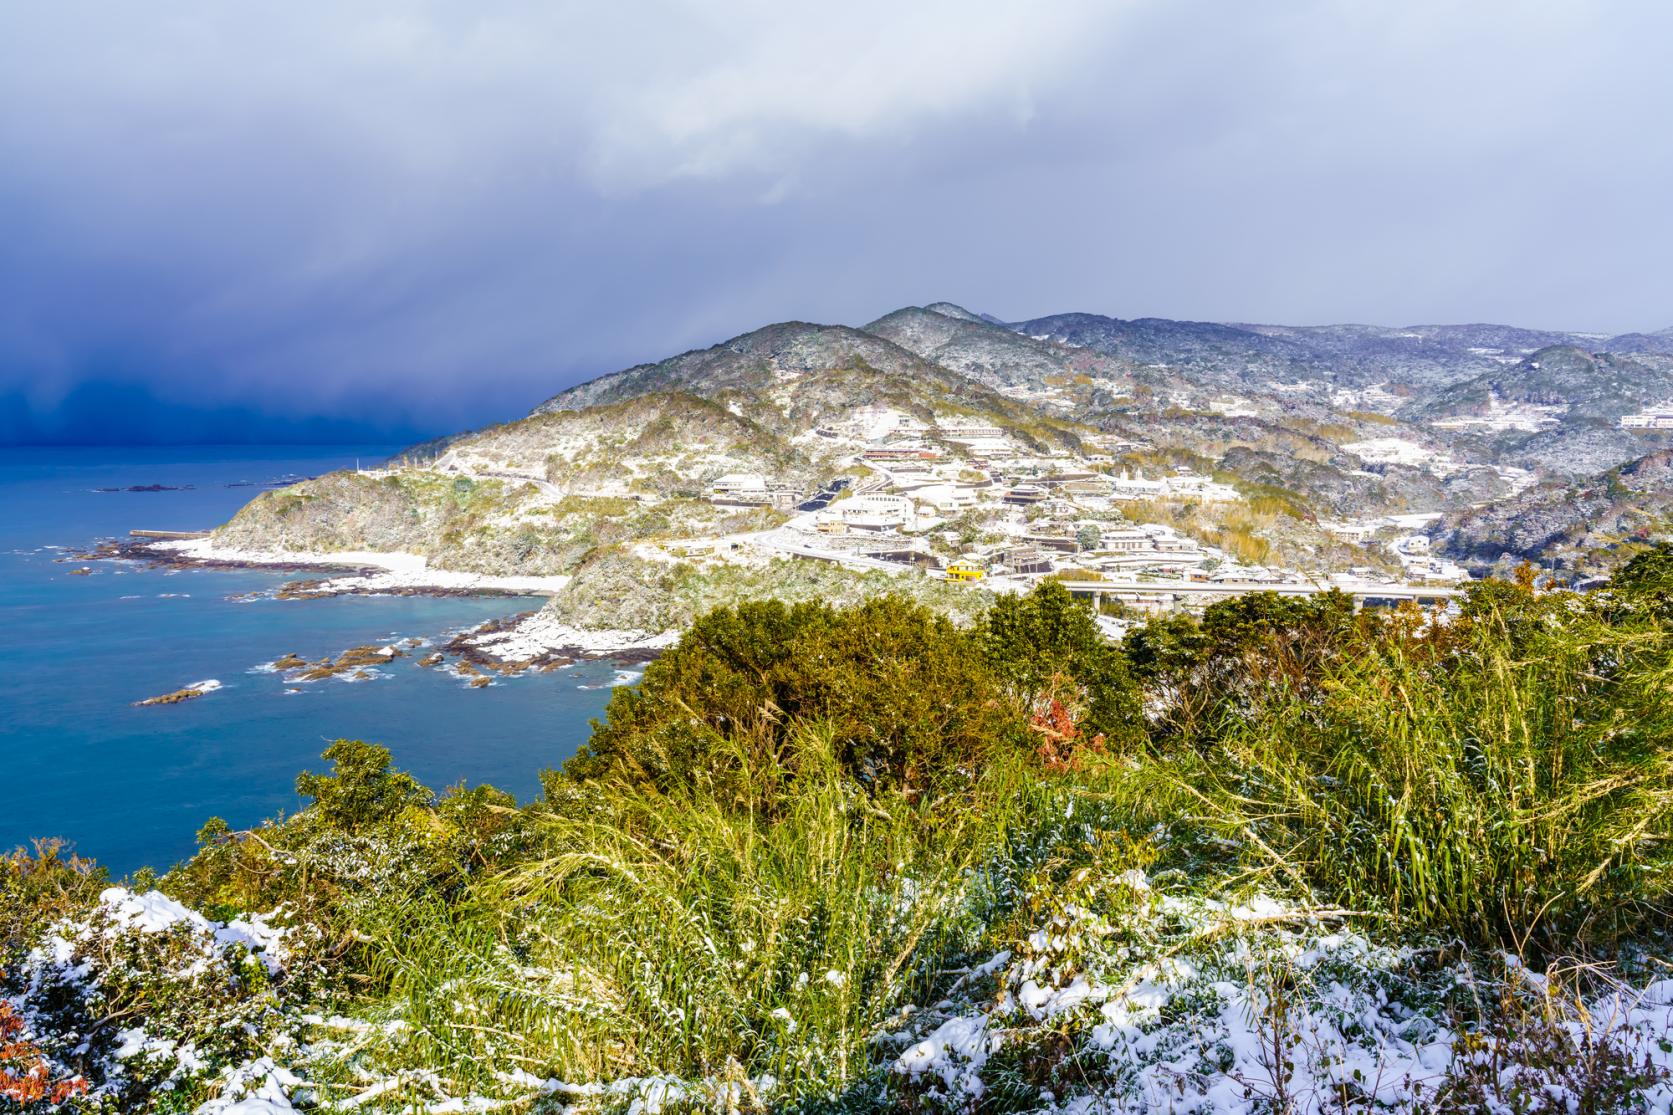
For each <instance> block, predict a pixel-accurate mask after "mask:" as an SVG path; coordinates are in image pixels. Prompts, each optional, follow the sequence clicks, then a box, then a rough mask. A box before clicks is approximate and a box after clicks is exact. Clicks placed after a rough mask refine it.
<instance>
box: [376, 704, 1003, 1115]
mask: <svg viewBox="0 0 1673 1115" xmlns="http://www.w3.org/2000/svg"><path fill="white" fill-rule="evenodd" d="M716 747H717V749H729V750H728V751H727V755H726V757H727V759H728V760H729V761H730V762H731V763H733V764H735V765H736V767H737V769H738V770H739V772H740V775H741V777H740V778H739V780H738V782H737V784H736V785H737V787H739V788H740V792H741V793H743V795H744V796H743V797H742V798H741V799H740V798H739V797H737V796H735V795H734V794H733V793H731V792H718V793H717V792H716V789H715V787H714V786H713V785H712V784H710V783H708V782H706V781H704V780H693V781H688V782H671V783H670V784H669V786H668V788H667V789H666V790H662V789H659V788H657V787H655V786H651V785H648V784H647V783H646V782H644V781H643V780H641V779H638V778H636V777H633V776H632V775H631V774H630V772H629V771H628V770H627V769H626V768H619V769H615V770H610V771H606V772H603V773H601V774H599V775H598V776H596V777H594V778H592V779H590V780H589V781H588V782H587V783H586V784H585V785H583V786H574V785H572V786H569V787H567V788H566V789H565V790H564V793H565V796H566V797H567V798H568V799H569V800H566V801H563V802H560V803H558V807H557V808H556V809H554V810H553V811H552V812H551V813H550V814H547V815H545V817H544V819H543V820H542V821H541V822H540V824H541V830H542V833H543V835H544V837H545V840H546V845H545V847H546V851H545V852H544V853H542V854H540V855H538V856H535V857H533V858H531V859H529V860H528V861H527V862H525V863H523V864H522V865H520V866H519V867H518V868H516V869H515V870H513V871H511V872H510V873H508V874H507V875H505V876H503V877H501V878H500V879H498V880H496V881H494V882H492V883H490V884H488V885H487V886H486V887H484V888H481V889H479V890H478V892H477V898H478V899H479V904H477V905H476V906H474V907H472V908H471V909H470V910H468V911H465V912H463V913H457V912H456V913H455V914H453V915H446V914H442V913H439V912H432V913H431V914H429V915H425V918H426V920H423V921H421V922H420V923H418V924H420V925H421V926H422V929H421V930H420V929H415V928H414V926H413V925H412V924H401V925H398V926H393V927H392V928H391V930H390V932H389V933H387V934H386V935H384V936H383V938H382V939H383V940H384V942H385V955H386V957H387V958H388V961H389V965H390V975H389V979H390V982H391V986H392V989H393V992H394V995H395V1001H397V1002H399V1003H401V1004H403V1006H402V1012H403V1013H402V1017H403V1018H404V1019H405V1021H406V1022H407V1023H409V1024H410V1025H411V1027H412V1030H411V1032H410V1035H409V1037H408V1038H407V1039H406V1040H408V1041H409V1042H416V1043H417V1044H416V1045H410V1044H409V1045H408V1047H407V1048H406V1052H405V1055H407V1056H416V1057H418V1058H419V1059H420V1060H421V1062H422V1063H426V1064H438V1063H439V1064H445V1065H448V1066H450V1068H451V1069H452V1071H453V1072H455V1073H456V1074H459V1075H465V1074H468V1073H470V1072H471V1071H472V1066H480V1065H482V1064H484V1063H494V1062H499V1063H505V1062H507V1061H509V1062H511V1063H517V1064H524V1065H528V1066H530V1067H531V1068H532V1069H534V1070H535V1071H536V1072H537V1073H539V1074H543V1075H548V1076H556V1077H558V1078H560V1079H564V1080H598V1079H618V1078H622V1077H634V1076H644V1075H654V1074H664V1073H671V1074H674V1075H676V1076H678V1077H680V1078H682V1079H684V1080H688V1081H698V1080H704V1079H708V1080H710V1081H721V1082H724V1081H731V1082H733V1083H735V1084H736V1085H738V1086H739V1087H741V1088H744V1089H745V1090H746V1092H750V1091H751V1090H752V1089H753V1087H754V1086H755V1085H754V1084H752V1083H751V1082H752V1081H753V1082H756V1083H759V1082H760V1081H761V1080H762V1079H763V1078H764V1077H771V1078H772V1079H773V1080H774V1081H776V1085H775V1088H776V1090H775V1091H774V1092H773V1093H772V1095H771V1096H770V1097H768V1098H769V1099H770V1100H771V1101H772V1102H773V1103H774V1104H775V1105H777V1104H779V1103H783V1102H793V1101H795V1100H798V1099H805V1098H807V1097H808V1096H809V1095H810V1094H821V1093H826V1092H828V1091H830V1090H832V1089H836V1088H840V1087H842V1086H844V1085H847V1084H849V1083H852V1082H854V1081H855V1080H857V1079H859V1078H861V1077H862V1076H864V1075H865V1074H867V1073H868V1072H869V1071H870V1070H871V1068H872V1066H873V1057H872V1052H871V1048H870V1043H871V1040H872V1038H873V1035H875V1034H876V1032H877V1030H878V1028H879V1027H880V1026H881V1025H882V1024H883V1022H884V1021H885V1019H887V1018H888V1017H889V1016H890V1014H891V1013H893V1012H894V1011H896V1010H897V1009H898V1008H900V1007H901V1006H903V1005H905V1004H907V1003H911V1002H916V1001H920V1000H921V998H922V997H923V996H924V995H926V994H927V993H928V992H929V990H930V989H931V988H933V987H934V986H936V985H937V983H938V981H940V980H941V978H942V977H941V973H942V969H943V968H944V967H946V966H948V964H949V962H950V960H951V959H952V958H954V957H957V956H959V955H962V953H963V952H965V951H966V950H968V949H969V948H970V947H971V946H972V945H973V944H974V943H975V942H976V940H977V939H978V938H979V936H980V933H981V931H982V928H983V925H984V924H985V923H984V922H983V920H982V919H981V918H979V917H976V916H975V914H974V910H975V907H974V905H973V903H975V902H976V901H977V899H978V895H979V891H980V890H981V879H980V875H979V872H978V871H977V870H976V869H977V868H978V867H979V866H981V865H982V864H983V863H984V862H985V861H986V860H987V859H989V858H991V857H993V856H994V855H995V854H996V853H998V852H999V851H1000V850H1001V848H1002V846H1003V842H1004V839H1005V836H1006V833H1007V831H1008V828H1009V825H1010V822H1011V820H1012V818H1013V817H1014V815H1015V814H1016V811H1017V808H1018V805H1019V803H1020V802H1022V801H1024V800H1025V799H1026V794H1024V793H1020V792H1018V778H1017V774H1016V768H1015V767H1010V768H1004V769H998V768H996V769H992V770H990V771H989V772H988V774H987V775H986V776H985V777H984V781H983V783H982V790H981V792H979V793H975V794H973V795H971V797H970V798H969V799H967V806H966V807H965V808H959V809H946V810H934V809H931V808H930V807H929V805H928V804H927V803H923V802H921V801H918V800H914V799H911V798H909V797H908V796H907V795H906V794H904V793H902V792H901V791H900V790H898V789H886V790H881V791H880V790H878V789H877V788H875V787H871V788H867V787H862V786H861V785H860V784H859V783H858V782H857V781H856V780H855V779H854V778H853V777H852V774H851V771H850V768H849V766H848V764H847V763H846V762H845V761H844V759H843V746H842V744H841V743H840V742H839V740H838V738H837V735H836V733H835V732H834V731H833V729H832V727H831V726H829V725H812V724H802V723H795V724H792V725H790V726H789V727H788V729H787V731H786V733H785V737H784V745H783V747H782V748H780V749H779V750H778V751H777V752H763V751H761V750H758V749H755V748H752V747H748V746H744V745H742V744H740V743H739V741H738V740H737V739H736V738H735V737H734V738H732V739H731V740H728V741H725V742H721V743H717V744H716ZM973 803H974V804H973ZM760 1100H761V1097H760V1096H756V1095H753V1094H746V1095H745V1096H743V1097H741V1098H740V1099H738V1100H737V1101H736V1105H741V1106H743V1107H745V1108H749V1107H756V1106H759V1105H760Z"/></svg>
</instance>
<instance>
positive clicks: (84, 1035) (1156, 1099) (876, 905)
mask: <svg viewBox="0 0 1673 1115" xmlns="http://www.w3.org/2000/svg"><path fill="white" fill-rule="evenodd" d="M325 758H326V760H327V761H328V762H329V763H330V764H331V766H330V769H329V770H327V771H325V772H322V773H306V774H304V775H302V776H301V778H299V780H298V784H297V788H298V790H299V792H300V793H301V794H302V795H303V796H304V797H305V798H307V799H308V801H309V803H310V804H309V805H308V807H307V808H306V809H304V810H302V811H301V812H299V813H298V814H296V815H295V816H292V817H287V818H281V819H278V820H275V821H273V822H270V823H268V824H265V825H263V826H261V827H259V828H257V829H254V830H250V831H243V832H235V831H231V830H230V829H229V828H228V826H227V825H226V824H224V823H223V822H220V821H211V822H209V823H208V824H207V825H206V826H205V828H204V830H203V832H202V833H201V834H200V843H201V849H200V851H199V852H198V853H197V855H196V856H194V857H193V858H192V859H191V860H190V861H188V862H187V863H185V864H182V865H180V866H178V867H176V868H175V869H174V870H172V871H170V872H169V873H168V874H166V875H164V876H162V877H161V878H154V877H150V876H149V875H147V876H146V877H143V878H136V879H133V880H129V881H128V883H127V885H126V886H124V887H117V888H107V887H106V880H104V879H103V878H102V877H101V875H100V873H99V872H98V871H97V869H96V868H95V867H93V865H91V864H87V863H85V862H82V861H79V860H76V859H75V858H74V857H72V856H69V855H68V854H67V853H65V852H64V851H63V850H62V849H61V848H58V847H56V846H53V845H50V844H48V845H42V846H41V847H39V848H38V849H36V850H34V851H32V852H27V853H26V852H18V853H16V854H14V855H12V856H11V857H10V858H8V859H5V860H0V971H4V972H5V973H7V975H6V976H5V977H4V982H3V984H0V987H3V990H4V996H5V999H4V1000H3V1001H4V1003H5V1005H4V1006H3V1007H0V1111H7V1110H17V1111H37V1110H51V1109H74V1110H90V1111H92V1110H108V1111H192V1110H203V1111H209V1112H218V1111H228V1112H242V1113H251V1112H257V1113H260V1112H282V1111H288V1110H292V1109H296V1110H321V1111H332V1110H350V1109H354V1110H363V1111H364V1110H374V1111H375V1110H389V1111H466V1110H486V1109H488V1108H490V1107H497V1108H499V1109H502V1110H512V1111H547V1110H550V1111H557V1110H561V1109H568V1108H573V1107H579V1108H583V1109H587V1110H600V1111H612V1112H613V1111H618V1110H619V1111H623V1112H632V1113H633V1115H640V1113H648V1112H656V1111H660V1110H663V1109H666V1108H679V1109H682V1110H684V1109H704V1110H709V1109H714V1110H725V1111H744V1110H762V1109H768V1108H773V1109H800V1110H810V1111H812V1110H825V1109H832V1108H841V1109H856V1110H858V1109H885V1108H887V1109H900V1110H909V1111H915V1110H918V1109H921V1108H947V1109H958V1110H983V1111H991V1112H996V1113H997V1112H1009V1111H1034V1110H1047V1109H1050V1110H1054V1111H1055V1110H1062V1111H1071V1110H1072V1111H1075V1112H1082V1111H1086V1110H1090V1107H1089V1105H1093V1106H1098V1107H1100V1108H1101V1109H1109V1110H1187V1111H1189V1110H1204V1111H1207V1110H1250V1111H1288V1110H1297V1111H1327V1110H1330V1111H1334V1110H1355V1111H1360V1110H1414V1109H1417V1108H1420V1107H1421V1108H1430V1109H1435V1110H1439V1111H1460V1112H1462V1111H1480V1110H1494V1111H1515V1112H1520V1111H1528V1112H1533V1111H1586V1112H1606V1111H1622V1112H1625V1111H1638V1110H1666V1109H1667V1106H1668V1104H1669V1103H1670V1102H1673V1087H1670V1084H1669V1075H1668V1072H1669V1067H1670V1064H1673V1058H1670V1054H1669V1050H1673V1040H1670V1039H1673V1025H1670V1023H1669V1016H1670V1014H1673V983H1664V982H1660V981H1662V980H1663V979H1664V977H1665V976H1666V975H1667V974H1668V973H1667V962H1668V960H1669V952H1668V947H1667V933H1668V930H1669V928H1670V924H1669V920H1670V909H1669V897H1670V896H1669V888H1670V886H1673V883H1670V879H1673V876H1670V871H1673V848H1670V846H1669V837H1673V810H1670V809H1669V808H1668V806H1669V803H1670V797H1673V552H1670V551H1668V550H1665V549H1663V550H1656V551H1650V552H1647V553H1645V554H1643V555H1641V556H1639V557H1638V558H1636V559H1635V560H1634V561H1633V562H1632V563H1631V564H1630V565H1629V566H1628V567H1627V568H1626V569H1625V570H1624V571H1623V572H1622V573H1621V574H1620V575H1619V576H1617V578H1616V579H1615V581H1614V582H1613V583H1612V584H1611V585H1610V586H1609V587H1608V589H1607V590H1605V591H1600V592H1596V593H1592V594H1589V595H1579V594H1575V593H1570V592H1558V591H1552V592H1540V591H1536V590H1535V589H1534V587H1533V586H1532V584H1531V582H1530V581H1528V580H1524V581H1522V582H1520V583H1513V582H1488V583H1484V584H1480V585H1477V586H1474V587H1473V588H1472V590H1471V592H1470V594H1469V596H1468V598H1467V599H1466V600H1465V601H1464V603H1463V605H1462V607H1461V608H1460V609H1459V610H1458V611H1457V612H1456V613H1455V614H1453V615H1450V616H1440V615H1430V614H1424V613H1420V612H1418V611H1416V610H1406V611H1400V612H1391V613H1390V612H1360V613H1356V612H1355V611H1354V610H1353V609H1352V607H1351V605H1350V603H1349V602H1348V601H1347V600H1346V599H1345V598H1342V597H1339V596H1320V597H1314V598H1310V599H1285V598H1279V597H1274V596H1262V595H1256V596H1248V597H1243V598H1241V599H1237V600H1232V601H1228V602H1226V603H1223V604H1219V605H1216V606H1214V607H1212V608H1210V609H1209V610H1208V612H1207V613H1206V614H1205V615H1204V616H1203V618H1202V619H1201V620H1193V619H1189V618H1175V619H1165V620H1157V621H1153V622H1150V623H1148V624H1145V625H1143V626H1140V627H1138V628H1137V629H1135V630H1134V631H1133V632H1132V633H1131V634H1130V635H1129V636H1128V637H1127V639H1126V640H1125V641H1124V643H1122V644H1121V645H1119V646H1118V645H1112V644H1110V643H1108V642H1106V641H1105V640H1103V639H1102V638H1101V637H1100V636H1099V634H1098V631H1097V629H1096V627H1095V625H1094V623H1093V622H1092V619H1091V617H1090V615H1089V614H1088V613H1087V612H1086V611H1084V610H1083V609H1082V608H1081V607H1080V606H1078V605H1077V604H1075V603H1074V602H1073V601H1072V600H1071V599H1070V598H1069V597H1068V596H1067V594H1066V593H1064V592H1063V591H1062V589H1061V588H1060V587H1057V586H1055V585H1049V586H1047V587H1044V588H1041V589H1040V590H1038V591H1037V592H1035V593H1034V594H1033V595H1031V596H1029V597H1026V598H1005V599H1001V600H998V601H997V602H996V603H994V605H993V606H992V607H991V608H990V610H989V611H988V612H987V613H986V614H985V615H984V616H983V617H982V618H981V619H980V620H979V621H978V622H976V623H974V624H972V625H969V626H966V627H958V626H955V625H953V624H951V623H950V622H948V621H947V620H945V619H943V618H940V617H938V616H937V615H935V614H934V613H932V612H931V611H929V610H927V609H925V608H923V607H921V606H919V605H917V604H914V603H912V602H910V601H906V600H903V599H899V598H883V599H879V600H874V601H871V602H869V603H864V604H860V605H856V606H852V607H846V608H841V609H836V608H832V607H829V606H825V605H821V604H809V603H802V604H795V605H785V604H782V603H776V602H772V603H757V604H746V605H741V606H739V607H736V608H726V609H720V610H717V611H713V612H710V613H708V614H707V615H705V616H703V617H702V618H701V619H699V620H698V621H697V622H696V623H695V624H694V625H693V627H692V628H691V630H690V631H689V632H688V633H687V635H686V636H685V638H684V639H683V640H682V641H681V642H680V644H679V645H678V646H677V647H675V648H673V649H672V650H670V651H669V652H668V653H666V654H665V655H664V656H663V657H662V658H661V659H659V660H658V661H657V662H655V663H653V664H652V665H651V666H650V667H649V668H648V669H647V670H646V673H645V677H644V679H643V682H642V683H641V684H640V685H639V686H637V687H634V688H631V689H625V690H622V691H620V692H618V693H617V695H616V696H615V697H614V699H613V700H612V702H611V705H610V707H609V710H608V713H607V715H606V717H605V719H604V720H603V721H602V722H601V723H599V724H597V725H596V726H595V731H594V734H593V737H592V739H591V742H590V743H589V744H588V746H587V747H586V748H585V749H583V751H582V752H581V753H580V754H579V755H577V756H575V757H574V758H573V759H571V760H570V761H569V762H567V763H566V764H565V765H564V766H563V768H562V769H559V770H553V771H549V772H547V774H546V775H545V776H544V778H543V784H544V793H543V795H542V798H541V800H539V801H536V802H533V803H529V804H526V805H522V806H519V805H518V804H517V803H516V802H514V801H513V800H512V799H510V798H509V797H508V796H507V795H504V794H501V793H499V792H497V791H495V790H493V789H491V788H487V787H478V788H474V789H465V788H455V789H452V790H449V791H447V792H445V793H442V794H435V793H433V792H431V791H430V790H429V789H427V788H425V787H423V786H421V785H419V784H418V783H417V782H415V781H414V780H413V779H411V778H410V777H408V776H407V775H404V774H402V773H400V772H399V771H398V770H396V769H394V767H393V766H392V765H391V761H390V756H389V754H388V753H387V752H385V751H383V750H382V749H381V748H377V747H373V746H370V745H367V744H364V743H359V742H355V741H339V742H338V743H336V744H334V745H333V746H332V747H331V748H330V749H329V750H328V751H327V752H326V754H325Z"/></svg>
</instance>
